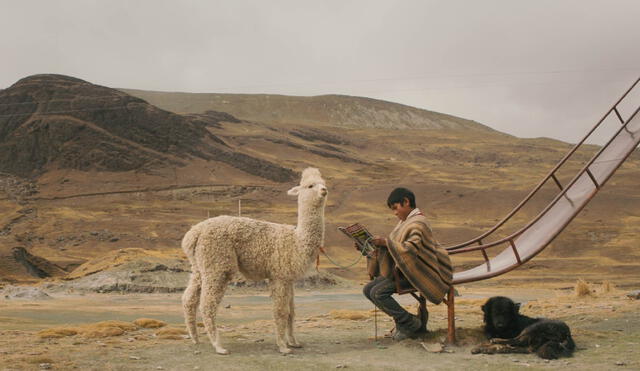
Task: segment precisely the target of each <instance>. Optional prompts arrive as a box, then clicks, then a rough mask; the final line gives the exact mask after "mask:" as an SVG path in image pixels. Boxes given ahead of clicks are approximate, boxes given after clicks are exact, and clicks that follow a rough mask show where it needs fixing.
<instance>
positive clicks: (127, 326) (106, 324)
mask: <svg viewBox="0 0 640 371" xmlns="http://www.w3.org/2000/svg"><path fill="white" fill-rule="evenodd" d="M87 326H88V327H89V328H91V327H93V328H111V327H115V328H119V329H122V330H124V331H134V330H137V329H138V328H137V327H136V326H135V325H134V324H132V323H131V322H124V321H102V322H96V323H93V324H90V325H87Z"/></svg>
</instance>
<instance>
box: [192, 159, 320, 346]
mask: <svg viewBox="0 0 640 371" xmlns="http://www.w3.org/2000/svg"><path fill="white" fill-rule="evenodd" d="M287 193H288V194H289V195H292V196H298V225H297V226H292V225H286V224H276V223H269V222H265V221H261V220H255V219H249V218H241V217H232V216H218V217H215V218H211V219H207V220H205V221H203V222H200V223H198V224H196V225H195V226H193V227H192V228H191V229H190V230H189V232H187V233H186V234H185V236H184V238H183V239H182V249H183V250H184V252H185V254H186V255H187V257H188V258H189V261H190V262H191V278H190V279H189V284H188V286H187V289H186V290H185V292H184V295H183V296H182V305H183V308H184V315H185V322H186V324H187V329H188V330H189V335H190V336H191V339H192V340H193V342H194V343H198V333H197V329H196V309H197V307H198V303H199V304H200V313H201V314H202V317H203V322H204V325H205V328H206V330H207V334H208V335H209V339H210V340H211V344H212V345H213V347H214V348H215V349H216V352H217V353H219V354H228V351H227V350H226V349H224V348H223V347H222V346H221V345H220V337H219V334H218V331H217V329H216V324H215V317H216V311H217V308H218V305H219V304H220V301H221V300H222V297H223V295H224V292H225V290H226V288H227V284H228V283H229V280H231V278H232V277H233V275H234V274H235V273H236V272H238V271H240V272H241V273H242V274H243V275H244V276H245V277H246V278H248V279H251V280H262V279H266V278H268V279H269V287H270V289H271V297H272V300H273V315H274V319H275V323H276V344H277V345H278V349H279V350H280V352H282V353H291V349H290V347H293V348H299V347H301V345H300V344H299V343H298V342H297V341H296V339H295V337H294V336H293V319H294V307H293V283H294V281H295V280H296V279H297V278H300V277H301V276H302V275H303V274H304V273H305V271H306V270H307V268H308V267H309V265H310V264H311V263H312V262H313V260H314V259H315V258H316V257H317V256H318V252H319V249H320V247H322V245H323V244H324V207H325V201H326V198H327V188H326V186H325V182H324V180H323V179H322V177H321V175H320V171H318V169H315V168H307V169H305V170H304V171H303V172H302V179H301V180H300V185H298V186H296V187H293V188H291V189H290V190H289V191H288V192H287Z"/></svg>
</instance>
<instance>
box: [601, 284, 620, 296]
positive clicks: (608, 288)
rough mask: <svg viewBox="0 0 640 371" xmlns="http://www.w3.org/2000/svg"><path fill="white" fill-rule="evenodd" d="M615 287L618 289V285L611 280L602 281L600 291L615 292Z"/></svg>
mask: <svg viewBox="0 0 640 371" xmlns="http://www.w3.org/2000/svg"><path fill="white" fill-rule="evenodd" d="M615 289H616V286H615V285H614V284H613V283H611V282H610V281H604V282H603V283H602V286H601V287H600V291H601V292H602V293H605V294H608V293H610V292H613V291H615Z"/></svg>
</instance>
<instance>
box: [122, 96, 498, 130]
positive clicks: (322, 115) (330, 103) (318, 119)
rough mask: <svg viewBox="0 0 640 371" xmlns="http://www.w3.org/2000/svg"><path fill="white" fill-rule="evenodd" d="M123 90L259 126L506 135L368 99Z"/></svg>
mask: <svg viewBox="0 0 640 371" xmlns="http://www.w3.org/2000/svg"><path fill="white" fill-rule="evenodd" d="M120 90H122V91H124V92H126V93H128V94H131V95H133V96H136V97H140V98H142V99H145V100H146V101H148V102H150V103H151V104H154V105H156V106H158V107H161V108H163V109H166V110H169V111H172V112H182V113H200V112H204V111H206V110H215V111H223V112H227V113H230V114H232V115H234V116H237V117H242V118H243V119H245V120H251V121H257V122H266V123H279V124H302V125H314V126H318V125H320V126H338V127H345V128H377V129H398V130H404V129H431V130H433V129H436V130H438V129H454V130H467V131H474V132H484V133H489V134H493V135H500V134H502V133H499V132H497V131H495V130H493V129H491V128H489V127H487V126H485V125H482V124H480V123H478V122H475V121H472V120H466V119H463V118H460V117H456V116H451V115H447V114H443V113H438V112H433V111H428V110H424V109H419V108H415V107H411V106H406V105H403V104H398V103H392V102H386V101H381V100H377V99H371V98H364V97H353V96H346V95H321V96H315V97H296V96H286V95H273V94H271V95H269V94H218V93H214V94H209V93H171V92H158V91H145V90H135V89H120ZM502 135H504V134H502Z"/></svg>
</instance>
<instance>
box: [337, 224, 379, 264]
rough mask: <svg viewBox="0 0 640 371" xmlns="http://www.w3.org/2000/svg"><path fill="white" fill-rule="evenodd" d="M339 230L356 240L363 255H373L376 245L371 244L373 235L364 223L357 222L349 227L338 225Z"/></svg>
mask: <svg viewBox="0 0 640 371" xmlns="http://www.w3.org/2000/svg"><path fill="white" fill-rule="evenodd" d="M338 230H339V231H340V232H342V233H344V234H346V235H347V237H349V238H351V239H352V240H354V241H355V243H356V245H358V250H359V251H360V252H361V253H362V255H364V256H371V254H372V253H373V252H374V251H375V247H374V246H373V244H371V240H372V239H373V235H372V234H371V233H369V231H368V230H367V229H366V228H365V227H364V226H363V225H362V224H360V223H356V224H352V225H350V226H348V227H338Z"/></svg>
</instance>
